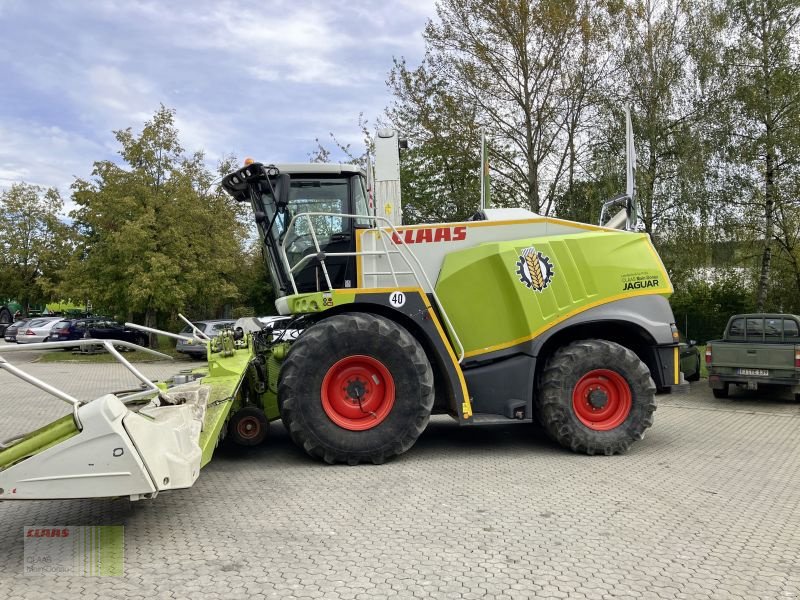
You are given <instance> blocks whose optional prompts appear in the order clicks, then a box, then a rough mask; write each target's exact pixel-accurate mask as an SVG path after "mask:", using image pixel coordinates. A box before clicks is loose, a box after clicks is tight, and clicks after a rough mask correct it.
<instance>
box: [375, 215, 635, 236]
mask: <svg viewBox="0 0 800 600" xmlns="http://www.w3.org/2000/svg"><path fill="white" fill-rule="evenodd" d="M531 223H553V224H555V225H567V226H569V227H575V228H576V229H585V230H587V231H614V232H617V233H620V232H621V231H622V230H621V229H611V228H609V227H600V226H599V225H589V224H588V223H576V222H575V221H566V220H564V219H554V218H553V217H536V218H534V219H511V220H507V221H461V222H454V223H422V224H420V225H399V226H397V227H395V229H397V231H406V230H409V229H410V230H414V229H431V228H436V227H494V226H503V225H528V224H531ZM381 229H384V230H388V228H386V227H382V228H381ZM364 231H370V230H369V229H365V230H364ZM389 231H390V230H389Z"/></svg>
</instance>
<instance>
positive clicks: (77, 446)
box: [0, 384, 208, 500]
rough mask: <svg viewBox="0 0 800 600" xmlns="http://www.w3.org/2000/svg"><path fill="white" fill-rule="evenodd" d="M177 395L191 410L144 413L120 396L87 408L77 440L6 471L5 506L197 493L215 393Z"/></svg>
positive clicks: (2, 478) (0, 482)
mask: <svg viewBox="0 0 800 600" xmlns="http://www.w3.org/2000/svg"><path fill="white" fill-rule="evenodd" d="M188 386H191V384H188ZM173 390H175V391H176V392H178V390H179V388H177V387H176V388H173ZM170 392H172V390H170ZM175 396H176V399H177V397H179V396H180V397H181V398H180V399H181V400H183V401H185V404H180V405H164V406H153V407H148V408H143V409H142V410H141V411H140V414H137V413H134V412H132V411H130V410H128V409H127V408H126V407H125V405H124V404H123V403H122V401H120V399H119V398H117V397H116V396H114V395H113V394H107V395H105V396H101V397H100V398H97V399H96V400H94V401H92V402H89V403H88V404H85V405H83V406H81V407H80V408H79V409H78V416H79V417H80V421H81V423H82V425H83V428H82V430H81V431H80V432H79V433H78V434H77V435H75V436H73V437H71V438H69V439H68V440H65V441H63V442H61V443H59V444H56V445H54V446H52V447H50V448H48V449H46V450H43V451H42V452H39V453H38V454H36V455H34V456H31V457H29V458H26V459H24V460H22V461H20V462H19V463H17V464H15V465H12V466H11V467H9V468H7V469H5V470H3V471H0V490H2V493H1V494H0V500H51V499H59V498H107V497H116V496H128V497H130V498H131V499H132V500H138V499H140V498H143V497H154V496H155V495H156V494H157V493H158V492H160V491H164V490H169V489H178V488H186V487H190V486H191V485H192V484H193V483H194V482H195V480H196V479H197V477H198V475H199V473H200V460H201V451H200V446H199V443H198V442H199V438H200V431H201V428H202V419H203V416H204V415H205V408H206V403H207V399H208V390H207V389H204V390H203V389H200V387H198V386H197V385H195V386H194V387H193V389H186V390H185V392H184V393H176V394H175Z"/></svg>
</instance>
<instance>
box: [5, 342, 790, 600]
mask: <svg viewBox="0 0 800 600" xmlns="http://www.w3.org/2000/svg"><path fill="white" fill-rule="evenodd" d="M17 360H21V361H24V360H25V359H24V357H23V358H19V359H17ZM26 366H28V367H29V368H30V370H31V371H32V372H33V373H34V374H36V375H40V376H42V377H46V376H49V377H52V378H54V379H57V380H58V381H60V382H61V383H62V384H63V385H64V387H65V388H67V389H68V390H70V391H72V392H73V393H75V394H79V395H82V396H83V397H89V396H92V395H93V394H95V393H97V392H99V391H100V390H101V389H107V388H103V387H102V384H103V383H109V382H111V387H117V388H120V387H126V386H127V385H128V384H130V383H132V381H133V380H132V379H131V378H130V377H122V376H123V372H122V370H121V369H120V368H119V367H116V366H111V365H73V366H70V365H62V364H51V365H26ZM143 370H144V371H145V372H146V373H147V374H148V375H150V376H153V377H158V376H163V375H164V374H165V373H168V372H170V371H172V370H174V367H170V366H164V365H149V366H145V367H143ZM112 380H113V381H112ZM0 390H1V391H0V438H4V437H7V436H8V435H9V434H11V433H15V432H17V431H19V430H20V429H27V428H31V427H33V426H34V425H37V424H39V423H40V422H45V421H47V420H48V419H49V418H51V417H54V416H57V415H58V414H61V413H62V412H64V411H63V409H62V408H61V405H60V403H59V402H58V401H56V400H51V399H45V398H44V397H42V396H41V395H40V394H38V393H36V392H31V390H32V388H29V387H28V386H25V385H23V384H19V383H17V382H16V381H15V380H13V379H12V377H10V376H9V375H7V374H6V373H0ZM272 431H273V436H272V437H271V439H270V440H269V441H268V442H267V443H266V444H265V445H264V446H262V447H259V448H256V449H253V450H251V451H247V452H240V453H235V454H232V453H225V454H222V455H220V456H218V458H216V459H215V460H214V462H213V463H212V464H211V465H209V467H207V468H206V469H205V470H204V472H203V473H202V474H201V477H200V480H199V481H198V483H197V484H196V485H195V487H194V488H192V489H191V490H187V491H183V492H175V493H172V494H164V495H162V496H159V497H158V498H157V499H156V500H155V501H153V502H151V503H130V502H128V501H127V500H114V501H91V502H88V501H63V502H50V503H43V502H31V503H19V504H16V503H3V504H0V548H2V552H0V595H2V596H3V597H4V598H6V599H8V600H12V599H15V598H25V599H34V598H56V597H58V598H61V597H78V596H79V597H80V598H82V599H83V600H93V599H94V598H98V599H99V598H103V599H104V598H162V597H163V598H188V597H192V598H197V597H203V598H206V597H208V598H217V597H219V598H290V597H292V598H341V599H361V598H383V597H390V596H391V597H394V598H398V599H399V598H411V597H419V598H512V599H516V598H526V597H537V598H540V597H541V598H587V599H598V600H599V599H605V598H641V599H648V598H670V599H671V598H741V599H748V600H749V599H752V598H780V599H786V598H797V597H798V596H800V560H799V559H800V404H795V403H794V402H792V401H791V400H789V399H788V398H787V399H785V400H784V399H762V398H759V397H758V395H757V394H750V395H746V396H742V397H736V398H732V399H730V400H726V401H721V400H714V399H713V398H712V397H711V394H710V393H709V391H708V390H707V388H706V387H704V385H703V383H700V384H694V387H693V389H692V392H691V394H690V395H688V396H682V397H678V396H662V397H660V406H659V409H658V412H657V418H656V423H655V426H654V427H653V428H652V429H651V430H650V431H649V433H648V435H647V437H646V438H645V440H644V441H642V442H639V443H638V444H636V445H634V447H633V448H632V450H631V451H630V452H629V453H628V454H627V455H625V456H618V457H610V458H607V457H586V456H577V455H573V454H571V453H569V452H567V451H564V450H562V449H560V448H558V447H556V446H555V445H554V444H553V443H551V442H549V441H548V440H546V439H545V438H544V436H543V435H542V434H541V432H539V431H537V430H535V429H533V428H531V427H527V426H517V427H501V428H495V429H472V430H470V429H459V428H458V427H457V426H455V425H454V424H452V423H451V422H449V421H448V420H446V419H444V420H443V419H436V420H434V422H432V424H431V426H430V427H429V428H428V430H427V431H426V432H425V433H424V435H423V436H422V438H421V439H420V441H419V442H418V443H417V445H416V446H415V447H414V448H413V449H412V450H411V451H410V452H409V453H407V454H406V455H404V456H402V457H400V459H398V460H395V461H393V462H391V463H389V464H386V465H383V466H379V467H375V466H360V467H329V466H325V465H321V464H319V463H316V462H314V461H313V460H311V459H310V458H308V457H307V456H306V455H305V454H304V453H303V452H302V451H300V450H298V449H297V448H295V447H294V446H293V445H292V443H291V441H290V440H289V439H288V436H287V435H286V434H285V432H284V431H283V429H282V427H281V426H280V425H275V426H273V430H272ZM88 524H118V525H120V524H121V525H124V526H125V537H126V557H125V577H124V578H78V577H63V578H42V577H25V576H22V575H21V574H20V573H21V572H22V535H21V534H22V528H23V526H27V525H88Z"/></svg>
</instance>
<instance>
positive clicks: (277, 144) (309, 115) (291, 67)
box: [0, 0, 435, 197]
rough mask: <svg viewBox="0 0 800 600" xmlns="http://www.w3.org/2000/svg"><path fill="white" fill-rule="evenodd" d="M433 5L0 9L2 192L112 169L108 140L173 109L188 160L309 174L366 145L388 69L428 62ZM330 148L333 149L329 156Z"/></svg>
mask: <svg viewBox="0 0 800 600" xmlns="http://www.w3.org/2000/svg"><path fill="white" fill-rule="evenodd" d="M434 14H435V8H434V0H385V1H381V0H350V1H349V2H344V3H340V2H330V1H328V2H324V1H317V0H296V1H294V2H292V1H282V0H262V1H261V2H229V1H224V0H194V1H188V0H173V1H167V0H160V1H156V0H100V1H96V0H63V1H57V0H46V1H38V2H33V1H31V0H0V190H1V189H5V188H8V187H9V186H10V185H11V184H12V183H15V182H19V181H26V182H28V183H33V184H37V185H42V186H48V187H49V186H54V187H57V188H58V189H59V190H60V191H61V192H62V195H63V196H64V197H68V196H69V186H70V184H71V183H72V182H73V181H74V179H75V177H82V178H87V177H89V176H90V175H91V171H92V163H93V162H94V161H97V160H107V159H111V160H116V159H118V158H119V157H118V155H117V151H118V149H119V147H118V145H117V143H116V140H115V139H114V136H113V133H112V131H113V130H117V129H125V128H127V127H131V128H133V130H134V131H138V130H140V129H141V127H142V125H143V123H144V122H145V121H146V120H147V119H149V118H150V117H151V116H152V115H153V114H154V113H155V111H156V110H157V109H158V107H159V105H160V104H161V103H163V104H164V105H165V106H167V107H170V108H173V109H175V111H176V124H177V127H178V129H179V131H180V139H181V142H182V145H183V147H184V148H185V149H186V150H187V151H188V152H193V151H195V150H201V149H202V150H204V151H205V153H206V157H207V160H208V161H209V164H212V165H213V164H214V163H215V162H216V161H217V160H218V159H219V158H220V157H222V156H225V155H228V154H231V153H232V154H234V155H235V156H237V157H238V158H239V159H242V158H244V157H246V156H252V157H254V158H256V159H257V160H261V161H265V162H306V161H307V160H308V155H309V153H310V152H312V151H313V150H314V149H315V148H316V143H315V142H314V139H315V138H317V137H319V138H320V140H322V141H323V142H327V140H328V139H329V137H328V134H329V132H334V133H335V134H336V135H337V137H338V138H339V139H340V140H341V141H343V142H344V143H348V142H352V143H354V146H355V145H356V144H358V142H359V140H360V138H361V135H360V132H359V129H358V115H359V113H361V112H363V113H364V116H365V117H367V118H368V119H369V121H370V123H372V124H373V126H374V123H375V119H376V118H377V117H380V115H381V114H382V113H383V110H384V108H385V107H386V106H387V105H388V104H389V103H390V102H391V94H390V92H389V90H388V89H387V86H386V79H387V75H388V72H389V70H390V69H391V67H392V58H393V57H400V56H404V57H405V58H406V59H407V60H408V61H409V63H410V64H412V65H414V64H417V63H418V62H419V60H420V59H421V58H422V55H423V52H424V46H423V41H422V36H421V33H422V29H423V28H424V26H425V23H426V21H427V19H429V18H431V17H433V16H434ZM329 145H332V144H329Z"/></svg>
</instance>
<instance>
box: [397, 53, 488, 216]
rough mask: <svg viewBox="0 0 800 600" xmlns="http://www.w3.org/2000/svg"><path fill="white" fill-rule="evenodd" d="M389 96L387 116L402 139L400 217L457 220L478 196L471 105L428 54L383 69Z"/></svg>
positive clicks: (473, 205)
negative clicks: (418, 61)
mask: <svg viewBox="0 0 800 600" xmlns="http://www.w3.org/2000/svg"><path fill="white" fill-rule="evenodd" d="M388 84H389V86H390V87H391V89H392V91H393V93H394V96H395V100H394V103H393V105H392V106H391V107H390V108H389V110H388V111H387V113H388V116H389V119H390V121H391V122H392V123H393V125H394V126H395V128H396V129H398V130H399V131H401V132H402V135H403V136H404V137H405V138H406V139H407V140H408V146H409V147H408V149H407V150H405V151H403V153H402V160H401V162H400V185H401V191H402V196H403V220H404V222H405V223H424V222H442V221H455V220H463V219H466V218H468V217H469V216H471V215H472V214H474V213H475V211H476V210H477V209H478V199H479V198H480V187H479V186H480V183H479V169H480V158H479V143H480V132H479V129H478V125H477V121H478V118H477V107H476V106H475V105H474V104H464V103H462V102H460V101H459V99H458V98H457V97H455V96H454V95H453V94H452V93H451V91H450V89H449V84H448V81H447V80H445V79H443V78H442V76H441V74H439V73H438V72H437V70H436V68H435V66H434V65H433V64H432V63H431V62H430V59H428V60H426V61H424V62H423V64H422V65H420V66H419V67H417V68H416V69H409V67H408V66H407V64H406V62H405V61H404V60H403V59H397V60H395V62H394V68H393V69H392V71H391V73H390V75H389V81H388Z"/></svg>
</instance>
